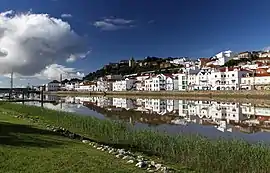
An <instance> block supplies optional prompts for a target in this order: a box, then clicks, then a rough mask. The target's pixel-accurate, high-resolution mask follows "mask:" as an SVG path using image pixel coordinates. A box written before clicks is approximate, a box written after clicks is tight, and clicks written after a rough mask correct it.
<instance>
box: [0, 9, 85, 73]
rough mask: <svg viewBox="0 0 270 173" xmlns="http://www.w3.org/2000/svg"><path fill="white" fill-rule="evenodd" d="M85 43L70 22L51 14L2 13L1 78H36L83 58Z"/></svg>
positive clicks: (0, 40) (0, 17)
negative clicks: (14, 75)
mask: <svg viewBox="0 0 270 173" xmlns="http://www.w3.org/2000/svg"><path fill="white" fill-rule="evenodd" d="M85 43H86V42H85V40H83V38H82V37H80V36H79V35H77V34H76V33H75V32H74V31H73V30H72V29H71V26H70V25H69V24H68V23H67V22H64V21H62V20H61V19H57V18H53V17H50V16H49V15H48V14H32V13H31V12H28V13H24V14H15V13H14V12H13V11H7V12H3V13H0V67H1V68H0V74H7V73H10V72H11V71H14V73H17V74H20V75H22V76H33V75H35V74H37V73H40V72H41V71H42V70H43V72H44V69H45V67H47V66H49V67H50V65H52V64H55V63H57V62H59V61H63V60H64V61H65V60H66V61H69V60H68V59H70V57H72V60H76V59H78V58H83V57H85V56H86V54H88V53H89V51H88V48H87V47H86V44H85ZM45 70H47V69H45Z"/></svg>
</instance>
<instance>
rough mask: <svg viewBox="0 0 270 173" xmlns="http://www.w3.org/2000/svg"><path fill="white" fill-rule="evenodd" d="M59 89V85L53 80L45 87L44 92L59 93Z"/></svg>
mask: <svg viewBox="0 0 270 173" xmlns="http://www.w3.org/2000/svg"><path fill="white" fill-rule="evenodd" d="M60 88H61V83H60V82H59V81H57V80H53V81H52V82H50V83H48V84H46V85H45V91H59V90H60Z"/></svg>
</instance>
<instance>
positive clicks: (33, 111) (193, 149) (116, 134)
mask: <svg viewBox="0 0 270 173" xmlns="http://www.w3.org/2000/svg"><path fill="white" fill-rule="evenodd" d="M0 108H1V109H5V110H12V111H15V112H19V113H21V114H25V115H28V116H37V117H38V118H39V119H40V120H42V121H44V122H47V123H49V124H52V125H57V126H62V127H64V128H67V129H69V130H71V131H74V132H77V133H80V134H82V135H85V136H87V137H90V138H92V139H94V140H97V141H100V142H104V143H107V144H112V145H114V146H120V147H121V148H133V149H134V150H135V151H141V152H144V153H148V154H149V155H156V156H159V157H161V158H162V159H164V160H166V161H168V162H171V163H175V164H179V165H185V166H187V167H189V168H192V169H193V170H195V172H207V173H208V172H211V173H212V172H219V173H223V172H224V173H231V172H242V173H246V172H252V173H256V172H258V173H264V172H265V173H267V172H270V154H269V153H270V148H268V147H266V146H263V145H259V144H258V145H252V144H248V143H246V142H243V141H226V140H222V139H221V140H209V139H206V138H203V137H200V136H187V135H179V136H170V135H166V134H161V133H156V132H150V131H134V130H130V129H128V128H127V127H126V126H125V125H124V124H121V123H117V122H112V121H107V120H98V119H96V118H91V117H81V116H78V115H74V114H70V113H64V112H57V111H53V110H48V109H41V108H38V107H33V106H23V105H15V104H12V103H4V104H2V105H1V106H0Z"/></svg>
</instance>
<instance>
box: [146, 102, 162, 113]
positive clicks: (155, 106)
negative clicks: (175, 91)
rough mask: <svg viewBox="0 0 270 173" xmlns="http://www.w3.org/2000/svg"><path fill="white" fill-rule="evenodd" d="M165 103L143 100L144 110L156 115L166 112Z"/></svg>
mask: <svg viewBox="0 0 270 173" xmlns="http://www.w3.org/2000/svg"><path fill="white" fill-rule="evenodd" d="M166 103H167V101H166V100H161V99H145V108H146V109H148V110H150V111H152V112H155V113H157V114H161V115H164V114H166V112H167V104H166Z"/></svg>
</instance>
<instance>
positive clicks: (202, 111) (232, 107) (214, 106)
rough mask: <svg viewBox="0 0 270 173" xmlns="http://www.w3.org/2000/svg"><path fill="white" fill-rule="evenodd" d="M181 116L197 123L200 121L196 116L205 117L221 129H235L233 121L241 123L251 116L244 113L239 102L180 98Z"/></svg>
mask: <svg viewBox="0 0 270 173" xmlns="http://www.w3.org/2000/svg"><path fill="white" fill-rule="evenodd" d="M179 116H182V117H184V118H185V119H186V120H187V121H188V122H191V121H192V120H194V122H196V123H198V122H199V121H198V119H197V120H196V118H195V119H194V117H198V118H200V119H205V120H207V121H209V122H210V123H213V124H216V127H217V129H218V130H220V131H233V128H232V125H230V123H231V122H234V123H241V122H243V121H245V120H247V119H248V118H249V117H248V116H246V115H245V114H244V112H243V113H242V107H240V104H239V103H227V102H214V101H185V100H179Z"/></svg>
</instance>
